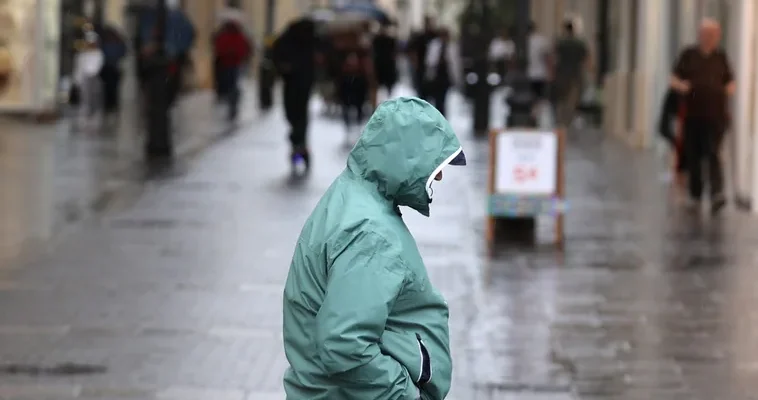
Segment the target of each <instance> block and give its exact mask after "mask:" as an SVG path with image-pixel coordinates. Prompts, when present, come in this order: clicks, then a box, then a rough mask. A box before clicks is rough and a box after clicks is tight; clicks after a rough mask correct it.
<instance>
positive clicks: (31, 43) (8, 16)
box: [0, 0, 61, 112]
mask: <svg viewBox="0 0 758 400" xmlns="http://www.w3.org/2000/svg"><path fill="white" fill-rule="evenodd" d="M60 11H61V7H60V0H44V1H43V0H5V1H4V2H2V3H0V111H4V112H46V111H49V110H52V109H55V104H56V98H57V84H58V72H59V69H60V64H59V54H60V47H59V43H60V25H61V21H60V15H61V14H60Z"/></svg>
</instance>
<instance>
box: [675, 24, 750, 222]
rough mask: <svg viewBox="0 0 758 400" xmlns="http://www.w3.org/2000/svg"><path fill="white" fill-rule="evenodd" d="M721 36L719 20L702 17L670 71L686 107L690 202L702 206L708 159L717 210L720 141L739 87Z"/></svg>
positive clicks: (716, 209) (721, 193)
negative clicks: (693, 42)
mask: <svg viewBox="0 0 758 400" xmlns="http://www.w3.org/2000/svg"><path fill="white" fill-rule="evenodd" d="M720 42H721V26H720V25H719V23H718V22H716V21H714V20H712V19H705V20H703V22H702V23H701V25H700V31H699V33H698V43H697V44H696V45H694V46H690V47H687V48H686V49H684V51H682V53H681V54H680V55H679V58H678V60H677V62H676V65H675V67H674V71H673V74H672V76H671V87H672V88H673V89H674V90H676V91H677V92H679V93H680V94H682V96H683V101H684V103H685V108H686V116H685V119H684V151H685V154H686V158H687V167H688V168H687V172H688V182H689V192H690V193H689V194H690V197H691V200H692V206H693V208H699V207H700V201H701V199H702V195H703V171H702V169H703V162H704V161H705V163H706V164H707V166H708V179H709V181H710V182H709V184H710V185H709V186H710V194H711V196H710V200H711V212H712V213H714V214H716V213H718V212H719V211H721V209H722V208H723V207H724V205H726V197H725V196H724V171H723V167H722V161H721V145H722V142H723V138H724V134H725V132H726V129H727V123H728V120H729V117H728V113H727V103H728V98H729V96H731V95H732V94H733V93H734V91H735V88H736V86H735V82H734V75H733V73H732V67H731V65H730V63H729V59H728V58H727V56H726V53H724V51H722V50H721V49H720V48H719V43H720Z"/></svg>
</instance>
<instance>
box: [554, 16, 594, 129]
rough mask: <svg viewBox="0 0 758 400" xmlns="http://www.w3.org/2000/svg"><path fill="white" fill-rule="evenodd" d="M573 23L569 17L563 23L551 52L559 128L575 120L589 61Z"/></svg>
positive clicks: (556, 118)
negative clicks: (561, 33)
mask: <svg viewBox="0 0 758 400" xmlns="http://www.w3.org/2000/svg"><path fill="white" fill-rule="evenodd" d="M574 24H575V22H574V20H573V19H572V18H567V19H566V20H565V21H564V22H563V35H562V36H561V37H560V38H558V40H557V42H556V43H555V49H554V51H553V58H554V62H555V66H554V71H553V77H554V80H553V89H554V91H555V93H554V94H555V103H556V104H555V120H556V124H557V125H558V126H559V127H562V128H569V127H570V126H571V125H572V123H573V122H574V119H575V118H576V115H577V111H578V109H579V102H580V100H581V96H582V90H583V88H584V77H585V72H586V70H587V68H588V66H589V61H590V58H589V49H588V47H587V44H586V43H585V42H584V40H582V39H581V38H580V37H579V36H578V35H577V34H576V30H575V27H574Z"/></svg>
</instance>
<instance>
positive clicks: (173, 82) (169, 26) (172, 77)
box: [137, 0, 195, 105]
mask: <svg viewBox="0 0 758 400" xmlns="http://www.w3.org/2000/svg"><path fill="white" fill-rule="evenodd" d="M167 6H168V11H167V15H166V26H165V34H164V35H162V36H163V45H162V46H163V51H164V54H163V56H165V57H166V58H167V60H168V69H169V71H168V91H169V93H168V98H169V104H170V105H173V104H174V103H175V101H176V99H177V98H178V96H179V93H180V90H181V89H182V87H183V86H184V84H185V83H186V79H187V77H186V76H185V74H187V71H188V70H191V68H192V66H191V61H190V57H189V54H190V50H191V49H192V45H193V44H194V42H195V27H194V25H192V22H191V21H190V19H189V18H188V17H187V14H185V12H184V11H183V10H182V9H181V8H180V7H179V2H178V0H168V1H167ZM157 17H158V13H157V8H156V7H153V8H150V9H148V10H147V11H145V12H144V13H143V14H142V15H141V17H140V20H139V29H138V40H137V45H138V47H137V48H138V49H140V53H139V56H138V57H139V58H140V62H139V63H138V65H139V67H140V71H139V73H138V74H139V76H140V77H141V80H142V84H143V85H144V84H146V83H147V82H148V81H149V79H148V76H149V74H152V73H156V72H157V71H155V69H154V68H155V67H156V66H157V65H161V66H162V65H163V63H162V62H156V61H158V60H157V59H156V57H157V56H158V54H157V52H156V50H157V49H158V43H155V38H156V37H158V36H159V35H158V32H157V30H158V29H159V28H160V27H161V25H160V24H158V23H157V22H158V21H157Z"/></svg>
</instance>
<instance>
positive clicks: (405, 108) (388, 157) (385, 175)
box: [347, 97, 462, 216]
mask: <svg viewBox="0 0 758 400" xmlns="http://www.w3.org/2000/svg"><path fill="white" fill-rule="evenodd" d="M461 156H462V148H461V144H460V142H459V141H458V138H457V137H456V136H455V133H454V132H453V128H452V127H451V126H450V123H448V121H447V120H446V119H445V117H444V116H442V114H440V112H439V111H437V109H435V108H434V107H433V106H432V105H431V104H429V103H427V102H426V101H424V100H421V99H419V98H416V97H401V98H397V99H393V100H388V101H385V102H384V103H382V104H381V105H380V106H379V107H378V108H377V110H376V111H375V112H374V114H373V115H372V116H371V119H370V120H369V121H368V124H366V127H365V128H364V129H363V133H362V134H361V137H360V139H359V140H358V142H357V143H356V145H355V147H354V148H353V150H352V151H351V152H350V156H349V157H348V161H347V166H348V170H350V171H352V172H353V173H354V174H356V175H358V176H360V177H361V178H362V179H364V180H366V181H368V182H371V183H372V184H374V185H375V186H376V188H377V190H378V191H379V194H380V195H381V196H382V197H384V198H386V199H387V200H389V201H391V202H392V203H393V204H394V205H398V206H407V207H411V208H413V209H415V210H416V211H418V212H419V213H421V214H423V215H425V216H429V203H431V201H432V190H431V185H432V183H433V181H434V177H435V176H436V175H437V173H438V172H439V171H441V170H442V168H444V167H445V165H447V164H450V162H451V161H453V160H454V159H461V158H462V157H461Z"/></svg>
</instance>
